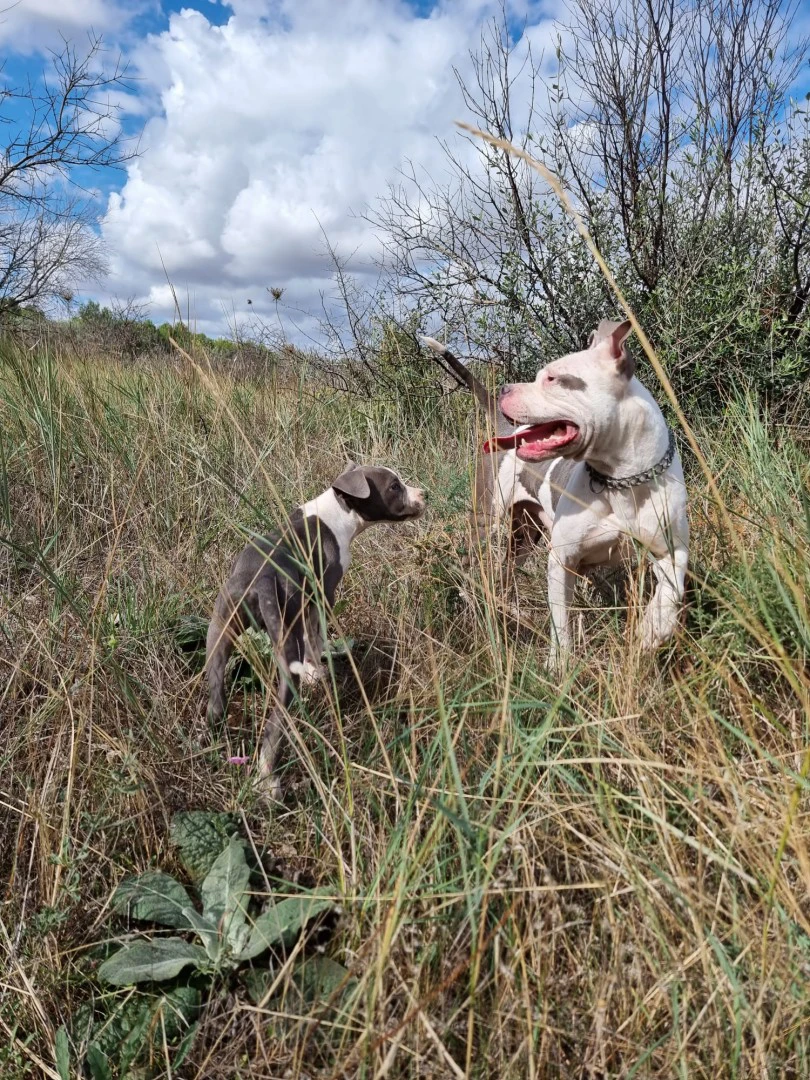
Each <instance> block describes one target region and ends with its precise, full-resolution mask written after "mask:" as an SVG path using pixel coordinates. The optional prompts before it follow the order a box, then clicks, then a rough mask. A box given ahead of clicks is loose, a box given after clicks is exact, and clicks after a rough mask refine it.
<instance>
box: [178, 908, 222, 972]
mask: <svg viewBox="0 0 810 1080" xmlns="http://www.w3.org/2000/svg"><path fill="white" fill-rule="evenodd" d="M183 914H184V915H185V917H186V918H187V919H188V925H189V926H190V927H191V928H192V930H194V931H196V933H197V936H198V937H199V938H200V939H201V940H202V943H203V945H204V946H205V951H206V952H207V953H208V956H209V957H210V959H211V960H214V961H216V960H218V959H219V954H220V953H221V952H222V938H221V937H220V936H219V930H218V929H217V927H216V924H215V923H212V922H211V920H210V919H206V917H205V916H204V915H200V914H198V912H196V911H195V910H194V908H184V909H183Z"/></svg>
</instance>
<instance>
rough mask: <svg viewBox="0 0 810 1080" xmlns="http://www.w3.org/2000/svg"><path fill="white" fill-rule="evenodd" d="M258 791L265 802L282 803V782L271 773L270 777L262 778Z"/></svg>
mask: <svg viewBox="0 0 810 1080" xmlns="http://www.w3.org/2000/svg"><path fill="white" fill-rule="evenodd" d="M258 789H259V795H260V796H261V799H262V801H263V802H266V803H271V804H272V803H280V802H282V797H283V794H284V793H283V791H282V788H281V780H279V778H278V777H277V776H275V775H274V774H273V773H270V775H269V776H262V777H261V778H260V780H259V783H258Z"/></svg>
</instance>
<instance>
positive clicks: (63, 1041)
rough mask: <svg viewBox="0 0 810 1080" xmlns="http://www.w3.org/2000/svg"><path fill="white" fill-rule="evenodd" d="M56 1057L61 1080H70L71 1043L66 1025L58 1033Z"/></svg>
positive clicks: (55, 1048) (55, 1047)
mask: <svg viewBox="0 0 810 1080" xmlns="http://www.w3.org/2000/svg"><path fill="white" fill-rule="evenodd" d="M54 1055H55V1057H56V1071H57V1072H58V1073H59V1080H70V1043H69V1042H68V1033H67V1030H66V1028H65V1025H64V1024H63V1025H62V1026H61V1027H60V1028H59V1030H58V1031H57V1033H56V1039H55V1040H54Z"/></svg>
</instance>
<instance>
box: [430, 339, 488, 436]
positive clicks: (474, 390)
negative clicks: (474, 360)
mask: <svg viewBox="0 0 810 1080" xmlns="http://www.w3.org/2000/svg"><path fill="white" fill-rule="evenodd" d="M422 341H423V342H424V343H425V345H427V347H428V348H429V349H430V350H431V351H432V352H433V354H434V359H435V360H436V363H437V364H438V365H439V367H441V368H443V370H444V371H446V372H448V374H450V375H452V376H453V378H454V379H455V380H456V382H457V383H458V384H459V386H466V387H467V389H468V390H469V391H470V393H471V394H472V395H473V396H474V398H475V400H476V401H477V402H478V404H479V405H480V406H481V408H482V409H483V410H484V412H485V413H486V414H487V416H489V417H496V416H497V414H498V402H497V401H496V399H495V396H494V395H493V394H490V392H489V390H487V388H486V387H485V386H484V384H483V383H482V382H481V380H480V379H476V377H475V376H474V375H473V373H472V372H471V371H470V370H469V368H467V367H465V365H464V364H462V362H461V361H460V360H459V359H458V357H456V356H454V355H453V353H451V352H450V350H449V349H448V348H447V347H446V346H445V345H442V344H441V342H439V341H436V339H435V338H432V337H423V338H422Z"/></svg>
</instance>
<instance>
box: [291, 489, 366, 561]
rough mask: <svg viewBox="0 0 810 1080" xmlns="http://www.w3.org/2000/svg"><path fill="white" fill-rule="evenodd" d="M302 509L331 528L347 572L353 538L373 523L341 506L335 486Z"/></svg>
mask: <svg viewBox="0 0 810 1080" xmlns="http://www.w3.org/2000/svg"><path fill="white" fill-rule="evenodd" d="M301 510H302V511H303V514H304V517H317V518H319V519H320V520H321V521H322V522H323V523H324V525H327V526H328V527H329V528H330V529H331V531H332V533H333V534H334V537H335V540H336V541H337V545H338V551H339V552H340V566H341V569H342V570H343V573H344V574H345V573H346V571H347V570H348V569H349V566H350V565H351V561H352V556H351V542H352V540H354V538H355V536H357V534H358V533H361V532H362V531H363V530H364V529H367V528H368V526H369V525H371V524H373V523H372V522H370V521H363V519H362V518H361V517H360V515H359V514H358V513H356V512H355V511H354V510H347V509H346V508H345V507H344V506H341V504H340V502H339V501H338V497H337V495H336V494H335V491H334V488H327V489H326V491H324V492H323V494H322V495H318V496H317V497H316V498H314V499H310V500H309V502H305V503H304V505H303V506H302V507H301Z"/></svg>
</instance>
